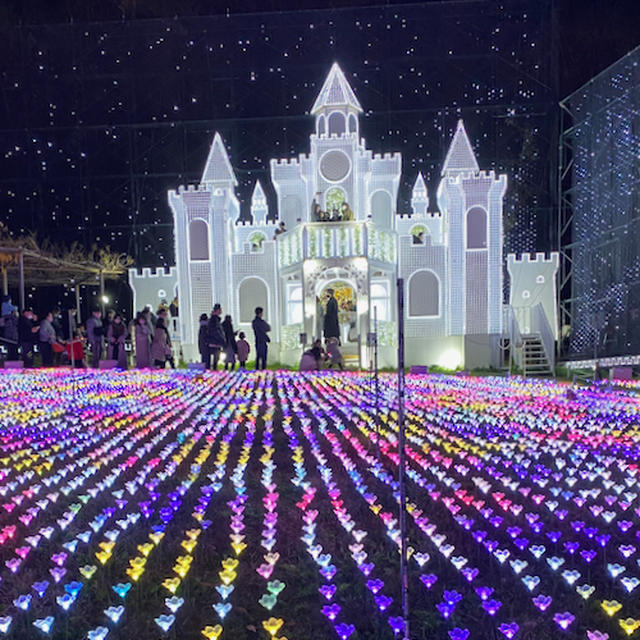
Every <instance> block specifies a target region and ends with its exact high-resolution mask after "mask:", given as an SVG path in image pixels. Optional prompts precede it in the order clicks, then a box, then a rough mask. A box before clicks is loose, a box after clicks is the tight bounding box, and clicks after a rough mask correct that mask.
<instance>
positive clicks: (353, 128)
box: [348, 113, 358, 133]
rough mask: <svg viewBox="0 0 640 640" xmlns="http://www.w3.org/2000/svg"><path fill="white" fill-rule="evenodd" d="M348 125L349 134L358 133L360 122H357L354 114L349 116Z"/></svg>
mask: <svg viewBox="0 0 640 640" xmlns="http://www.w3.org/2000/svg"><path fill="white" fill-rule="evenodd" d="M348 124H349V133H356V132H357V131H358V121H357V120H356V117H355V116H354V115H353V113H352V114H351V115H350V116H349V120H348Z"/></svg>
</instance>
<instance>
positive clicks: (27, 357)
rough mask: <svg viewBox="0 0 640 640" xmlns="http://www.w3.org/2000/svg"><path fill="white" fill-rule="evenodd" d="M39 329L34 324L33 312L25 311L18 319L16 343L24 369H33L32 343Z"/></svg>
mask: <svg viewBox="0 0 640 640" xmlns="http://www.w3.org/2000/svg"><path fill="white" fill-rule="evenodd" d="M39 329H40V328H39V327H38V326H36V325H35V323H34V316H33V311H31V309H25V310H24V311H23V312H22V315H21V316H20V318H19V319H18V342H19V343H20V353H21V354H22V362H24V366H25V367H33V343H34V341H35V337H36V336H35V334H36V333H38V331H39Z"/></svg>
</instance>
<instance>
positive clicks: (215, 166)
mask: <svg viewBox="0 0 640 640" xmlns="http://www.w3.org/2000/svg"><path fill="white" fill-rule="evenodd" d="M207 182H231V183H232V184H233V185H234V186H235V185H237V184H238V181H237V180H236V176H235V174H234V173H233V168H232V167H231V162H230V161H229V156H228V154H227V150H226V149H225V146H224V142H222V136H221V135H220V134H219V133H218V132H217V131H216V134H215V136H214V137H213V144H212V145H211V149H210V150H209V157H208V158H207V164H206V165H205V167H204V172H203V173H202V179H201V180H200V183H201V184H205V183H207Z"/></svg>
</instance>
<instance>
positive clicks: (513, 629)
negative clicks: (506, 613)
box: [498, 622, 520, 640]
mask: <svg viewBox="0 0 640 640" xmlns="http://www.w3.org/2000/svg"><path fill="white" fill-rule="evenodd" d="M518 629H520V627H519V626H518V624H517V623H516V622H503V623H502V624H501V625H500V626H499V627H498V631H499V632H500V633H501V634H502V635H503V636H504V637H505V638H508V640H511V638H514V637H515V635H516V633H518Z"/></svg>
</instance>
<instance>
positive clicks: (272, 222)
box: [236, 218, 280, 227]
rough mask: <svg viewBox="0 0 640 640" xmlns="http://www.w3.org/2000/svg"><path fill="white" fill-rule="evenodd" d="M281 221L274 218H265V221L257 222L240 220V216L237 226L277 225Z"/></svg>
mask: <svg viewBox="0 0 640 640" xmlns="http://www.w3.org/2000/svg"><path fill="white" fill-rule="evenodd" d="M279 222H280V221H279V220H274V219H273V218H269V219H267V218H265V220H264V221H263V222H259V223H255V222H254V221H253V220H247V219H244V220H240V218H238V219H237V220H236V227H254V226H255V227H275V226H276V225H277V224H278V223H279Z"/></svg>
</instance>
